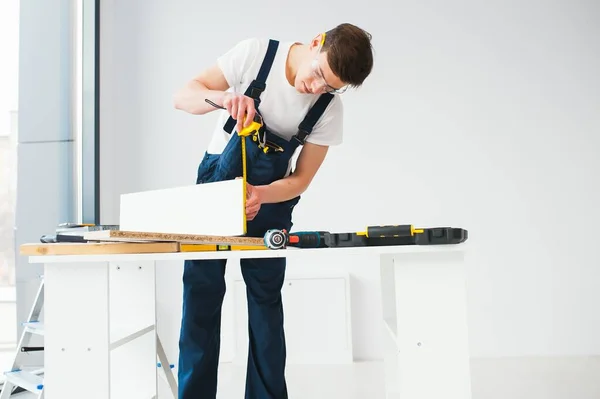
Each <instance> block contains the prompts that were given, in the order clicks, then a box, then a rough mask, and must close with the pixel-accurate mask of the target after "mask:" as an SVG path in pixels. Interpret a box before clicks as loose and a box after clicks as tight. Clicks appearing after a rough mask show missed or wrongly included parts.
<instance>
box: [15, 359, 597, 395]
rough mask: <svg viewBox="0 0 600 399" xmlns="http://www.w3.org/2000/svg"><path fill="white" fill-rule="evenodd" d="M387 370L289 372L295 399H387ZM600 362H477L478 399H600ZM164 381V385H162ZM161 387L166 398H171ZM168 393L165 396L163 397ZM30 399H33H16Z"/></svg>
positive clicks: (227, 390) (225, 391)
mask: <svg viewBox="0 0 600 399" xmlns="http://www.w3.org/2000/svg"><path fill="white" fill-rule="evenodd" d="M381 371H382V364H381V363H378V362H366V363H356V364H354V365H351V366H313V365H310V366H289V367H288V373H287V374H288V388H289V394H290V399H332V398H344V399H359V398H360V399H365V398H366V399H384V398H385V395H384V391H383V380H382V377H381ZM598 375H600V358H598V357H596V358H560V359H545V358H535V359H525V360H524V359H513V358H506V359H474V360H473V361H472V387H473V389H472V392H473V395H472V399H506V398H510V399H598V398H600V378H598ZM161 381H162V380H161ZM219 381H220V382H219V394H218V399H242V398H243V397H244V395H243V391H244V369H243V368H242V367H239V366H232V365H230V364H223V365H222V366H221V368H220V372H219ZM165 387H166V384H165V383H164V382H161V388H163V389H161V395H160V398H165V399H172V397H170V396H168V395H166V393H168V391H165V390H164V388H165ZM163 392H164V393H165V394H163ZM13 397H14V398H18V399H30V398H33V396H32V395H29V394H26V393H23V394H18V395H14V396H13Z"/></svg>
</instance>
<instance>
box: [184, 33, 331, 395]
mask: <svg viewBox="0 0 600 399" xmlns="http://www.w3.org/2000/svg"><path fill="white" fill-rule="evenodd" d="M278 44H279V42H278V41H276V40H270V41H269V47H268V50H267V53H266V55H265V57H264V59H263V62H262V65H261V67H260V70H259V72H258V75H257V77H256V79H255V80H254V81H253V82H252V83H251V84H250V86H249V87H248V89H247V90H246V92H245V94H246V95H247V96H249V97H252V98H253V99H254V101H255V106H256V109H257V112H258V113H260V109H259V105H260V95H261V93H262V92H263V91H264V90H265V88H266V83H265V82H266V80H267V76H268V74H269V71H270V69H271V65H272V63H273V59H274V57H275V54H276V52H277V47H278ZM332 97H333V96H332V95H331V94H329V93H326V94H323V95H321V96H320V97H319V99H318V100H317V101H316V102H315V104H314V105H313V107H311V109H310V110H309V112H308V113H307V115H306V116H305V118H304V120H303V121H302V123H301V124H300V125H299V127H298V133H297V134H296V135H295V136H294V138H293V139H291V140H290V141H288V140H286V139H283V138H281V137H279V136H276V135H275V134H273V133H270V132H269V131H268V127H266V129H265V131H264V132H263V133H264V134H266V139H267V140H268V141H270V142H272V143H274V144H276V145H279V146H280V147H281V148H283V151H268V152H265V151H264V150H263V148H259V146H258V145H257V142H255V141H253V140H252V139H251V137H249V136H246V137H241V136H239V135H238V134H237V133H236V134H234V135H233V136H231V138H230V140H229V142H228V144H227V146H226V148H225V149H224V150H223V152H222V154H220V155H219V154H208V153H205V155H204V158H203V159H202V162H201V163H200V165H199V167H198V174H197V180H196V184H203V183H208V182H214V181H224V180H230V179H235V178H236V177H239V176H242V153H241V141H240V140H242V139H243V140H247V141H246V151H247V159H246V165H247V180H248V183H250V184H252V185H264V184H270V183H272V182H273V181H275V180H279V179H282V178H284V176H285V174H286V172H287V169H288V163H289V161H290V158H291V157H292V155H293V154H294V151H295V150H296V148H298V146H300V145H302V144H304V140H305V139H306V136H307V135H308V134H310V133H311V132H312V129H313V127H314V125H315V123H316V122H317V121H318V120H319V118H320V117H321V115H322V114H323V112H324V111H325V109H326V108H327V105H328V104H329V102H330V101H331V99H332ZM263 123H264V126H266V123H267V121H264V120H263ZM234 127H235V120H233V119H232V118H231V117H230V118H229V119H228V121H227V123H226V124H225V126H224V129H225V131H227V132H228V133H231V132H232V130H233V128H234ZM299 199H300V197H296V198H293V199H291V200H288V201H285V202H281V203H275V204H263V205H261V208H260V211H259V212H258V214H257V215H256V217H255V218H254V219H253V220H251V221H248V223H247V235H248V236H251V237H263V236H264V234H265V232H266V231H267V230H269V229H287V230H288V231H290V229H291V227H292V210H293V208H294V206H295V205H296V204H297V203H298V201H299ZM225 264H226V259H216V260H187V261H185V263H184V272H183V314H182V322H181V332H180V339H179V351H180V352H179V371H178V373H179V374H178V376H179V377H178V379H179V399H214V398H215V397H216V391H217V367H218V361H219V350H220V327H221V307H222V303H223V297H224V295H225V279H224V274H225ZM240 267H241V272H242V276H243V278H244V281H245V284H246V295H247V301H248V335H249V347H248V366H247V375H246V396H245V398H246V399H287V397H288V394H287V386H286V381H285V375H284V369H285V361H286V345H285V335H284V329H283V306H282V301H281V288H282V285H283V280H284V275H285V267H286V260H285V258H262V259H242V260H241V261H240Z"/></svg>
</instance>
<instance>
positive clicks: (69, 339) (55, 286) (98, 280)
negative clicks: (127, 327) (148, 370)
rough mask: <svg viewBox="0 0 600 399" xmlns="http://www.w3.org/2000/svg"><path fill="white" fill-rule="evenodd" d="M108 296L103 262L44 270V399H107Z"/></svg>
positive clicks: (54, 265)
mask: <svg viewBox="0 0 600 399" xmlns="http://www.w3.org/2000/svg"><path fill="white" fill-rule="evenodd" d="M108 291H109V287H108V263H105V262H98V263H87V264H76V263H64V264H61V263H58V264H51V265H47V266H46V270H45V293H44V301H45V302H44V308H45V320H44V322H45V336H44V340H45V359H44V360H45V381H44V382H45V388H44V392H45V398H46V399H80V398H82V397H85V398H86V399H106V398H108V397H109V391H110V384H109V325H108V318H109V300H108ZM75 370H77V371H78V372H75ZM74 376H76V378H74Z"/></svg>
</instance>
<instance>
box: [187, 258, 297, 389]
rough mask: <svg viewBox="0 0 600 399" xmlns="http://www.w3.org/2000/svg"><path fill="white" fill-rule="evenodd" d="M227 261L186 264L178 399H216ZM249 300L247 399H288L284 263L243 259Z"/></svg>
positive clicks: (242, 265)
mask: <svg viewBox="0 0 600 399" xmlns="http://www.w3.org/2000/svg"><path fill="white" fill-rule="evenodd" d="M225 264H226V260H224V259H218V260H189V261H186V262H185V264H184V273H183V283H184V293H183V294H184V297H183V298H184V305H183V315H182V326H181V337H180V342H179V350H180V357H179V399H192V398H194V399H214V398H215V397H216V393H217V368H218V362H219V350H220V332H221V330H220V327H221V308H222V304H223V297H224V295H225V279H224V274H225ZM240 266H241V271H242V275H243V278H244V281H245V284H246V293H247V301H248V321H249V322H248V336H249V346H248V366H247V374H246V396H245V398H246V399H286V398H287V386H286V381H285V375H284V369H285V359H286V346H285V334H284V330H283V304H282V301H281V287H282V285H283V280H284V275H285V266H286V261H285V258H267V259H242V260H241V261H240Z"/></svg>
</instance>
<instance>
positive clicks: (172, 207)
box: [119, 179, 245, 236]
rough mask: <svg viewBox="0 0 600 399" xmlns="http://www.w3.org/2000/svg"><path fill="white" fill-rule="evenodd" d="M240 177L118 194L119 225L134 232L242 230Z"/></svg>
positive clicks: (232, 233)
mask: <svg viewBox="0 0 600 399" xmlns="http://www.w3.org/2000/svg"><path fill="white" fill-rule="evenodd" d="M243 187H244V186H243V181H242V179H235V180H228V181H223V182H214V183H206V184H195V185H191V186H183V187H175V188H167V189H160V190H150V191H142V192H136V193H129V194H123V195H121V200H120V216H119V218H120V221H119V225H120V229H121V230H125V231H137V232H148V233H152V232H161V233H171V234H195V235H217V236H238V235H242V234H244V231H245V229H244V227H245V221H244V201H243V197H244V192H243Z"/></svg>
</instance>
